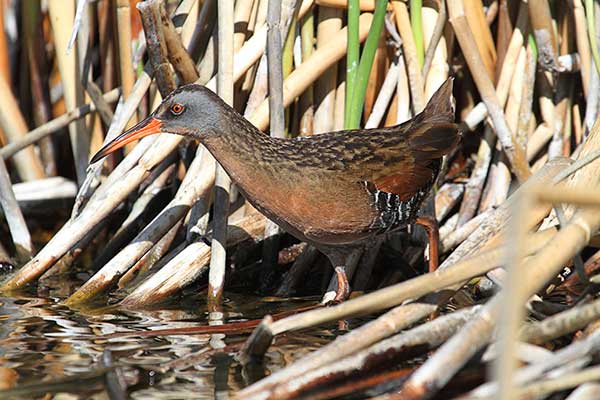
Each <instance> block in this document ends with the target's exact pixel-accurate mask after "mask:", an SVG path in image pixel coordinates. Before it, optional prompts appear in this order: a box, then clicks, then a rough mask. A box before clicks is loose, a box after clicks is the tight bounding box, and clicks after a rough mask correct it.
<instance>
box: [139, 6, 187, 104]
mask: <svg viewBox="0 0 600 400" xmlns="http://www.w3.org/2000/svg"><path fill="white" fill-rule="evenodd" d="M161 4H162V1H161V0H148V1H145V2H142V3H138V4H137V6H136V7H137V9H138V10H139V11H140V15H141V17H142V24H143V25H144V34H145V35H146V43H147V51H148V60H149V62H150V65H151V66H152V70H153V74H152V75H153V76H154V77H155V79H156V84H157V85H158V90H159V91H160V94H161V96H162V98H163V99H164V98H165V97H167V95H168V94H169V93H171V92H172V91H173V90H175V88H176V87H177V85H176V84H175V79H174V77H173V74H172V72H171V64H170V63H169V60H168V56H167V54H168V49H167V41H166V39H165V33H164V30H163V29H162V24H161V13H160V8H161Z"/></svg>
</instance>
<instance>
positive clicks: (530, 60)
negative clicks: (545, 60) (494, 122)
mask: <svg viewBox="0 0 600 400" xmlns="http://www.w3.org/2000/svg"><path fill="white" fill-rule="evenodd" d="M525 58H526V60H525V73H524V80H523V81H524V84H523V87H522V90H521V105H520V107H519V118H518V124H517V129H515V132H516V138H517V142H518V143H519V145H521V146H523V148H524V149H525V155H526V156H527V161H530V159H529V144H528V140H529V137H530V128H531V127H532V126H535V122H534V120H533V119H532V116H533V92H534V88H535V71H536V65H537V60H536V59H535V54H534V50H533V48H532V46H531V43H529V44H528V46H527V50H526V56H525Z"/></svg>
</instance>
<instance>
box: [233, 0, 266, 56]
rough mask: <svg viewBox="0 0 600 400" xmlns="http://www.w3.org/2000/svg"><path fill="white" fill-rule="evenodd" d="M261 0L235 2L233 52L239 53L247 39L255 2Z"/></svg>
mask: <svg viewBox="0 0 600 400" xmlns="http://www.w3.org/2000/svg"><path fill="white" fill-rule="evenodd" d="M259 1H260V0H242V1H238V2H237V3H236V4H235V10H234V17H233V19H234V27H235V32H234V33H233V52H234V53H237V52H238V51H239V49H241V48H242V45H243V44H244V42H245V41H246V36H247V35H248V33H249V29H248V28H249V21H250V16H251V15H252V10H253V7H254V5H255V3H258V2H259Z"/></svg>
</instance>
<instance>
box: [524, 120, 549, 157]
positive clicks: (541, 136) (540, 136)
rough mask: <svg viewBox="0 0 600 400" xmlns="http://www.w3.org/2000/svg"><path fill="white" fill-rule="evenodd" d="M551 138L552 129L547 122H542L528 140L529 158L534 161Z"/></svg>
mask: <svg viewBox="0 0 600 400" xmlns="http://www.w3.org/2000/svg"><path fill="white" fill-rule="evenodd" d="M550 139H552V130H551V129H550V128H549V127H548V125H546V123H542V124H540V125H539V126H538V127H537V128H536V129H535V131H534V132H533V134H532V135H531V137H530V138H529V140H528V142H527V160H528V161H532V160H533V158H534V157H535V156H536V155H537V154H538V153H539V152H540V151H541V150H542V149H543V148H544V145H546V144H547V143H548V141H549V140H550Z"/></svg>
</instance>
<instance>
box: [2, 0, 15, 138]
mask: <svg viewBox="0 0 600 400" xmlns="http://www.w3.org/2000/svg"><path fill="white" fill-rule="evenodd" d="M4 7H6V3H4V2H2V3H0V75H2V78H3V79H4V80H5V81H6V82H11V81H12V79H11V73H10V57H9V55H8V45H7V42H6V30H5V27H4ZM4 143H6V138H5V137H4V136H3V133H2V132H0V144H4Z"/></svg>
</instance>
